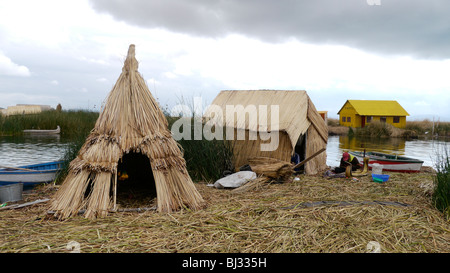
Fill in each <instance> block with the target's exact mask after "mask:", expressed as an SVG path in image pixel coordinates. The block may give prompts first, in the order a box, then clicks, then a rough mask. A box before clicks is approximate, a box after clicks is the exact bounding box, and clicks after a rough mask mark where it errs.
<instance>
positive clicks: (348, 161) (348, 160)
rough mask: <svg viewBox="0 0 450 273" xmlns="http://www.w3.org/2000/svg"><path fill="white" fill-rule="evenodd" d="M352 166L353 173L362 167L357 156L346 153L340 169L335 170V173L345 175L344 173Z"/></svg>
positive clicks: (343, 155)
mask: <svg viewBox="0 0 450 273" xmlns="http://www.w3.org/2000/svg"><path fill="white" fill-rule="evenodd" d="M350 165H351V166H352V171H356V170H357V169H360V168H361V165H360V163H359V161H358V159H357V158H356V157H355V156H353V155H351V154H349V153H347V152H344V153H343V154H342V158H341V163H340V165H339V167H337V168H335V169H334V172H335V173H343V172H345V169H346V168H347V166H350Z"/></svg>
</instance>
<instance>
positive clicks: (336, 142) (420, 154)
mask: <svg viewBox="0 0 450 273" xmlns="http://www.w3.org/2000/svg"><path fill="white" fill-rule="evenodd" d="M448 142H449V141H448V139H447V140H432V139H414V140H405V139H401V138H388V139H373V138H372V139H370V138H366V139H364V138H356V137H348V136H329V137H328V145H327V165H328V166H332V167H335V166H338V165H339V161H340V159H341V156H342V153H343V152H344V151H349V150H351V151H364V149H365V150H366V151H367V152H369V151H376V152H383V153H389V154H397V155H403V156H407V157H412V158H416V159H419V160H423V165H424V166H434V165H435V163H436V160H437V158H436V154H437V152H441V154H442V151H443V150H442V149H444V148H445V146H446V145H448V144H449V143H448Z"/></svg>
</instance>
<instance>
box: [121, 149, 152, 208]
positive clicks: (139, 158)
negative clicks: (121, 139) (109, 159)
mask: <svg viewBox="0 0 450 273" xmlns="http://www.w3.org/2000/svg"><path fill="white" fill-rule="evenodd" d="M156 197H157V195H156V186H155V179H154V177H153V171H152V167H151V164H150V160H149V158H148V157H147V156H145V155H143V154H141V153H136V152H130V153H128V154H124V155H123V156H122V158H121V159H119V163H118V166H117V200H116V203H117V205H119V206H120V207H122V208H144V207H152V206H156Z"/></svg>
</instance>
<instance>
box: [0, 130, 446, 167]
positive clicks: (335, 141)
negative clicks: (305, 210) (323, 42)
mask: <svg viewBox="0 0 450 273" xmlns="http://www.w3.org/2000/svg"><path fill="white" fill-rule="evenodd" d="M446 143H448V140H446V141H444V140H426V139H424V140H404V139H398V138H390V139H361V138H356V137H353V138H350V137H348V136H330V137H329V138H328V145H327V165H328V166H331V167H335V166H338V165H339V160H340V158H341V155H342V152H343V151H348V150H359V151H363V150H364V149H366V151H378V152H386V153H391V154H398V155H404V156H408V157H413V158H417V159H420V160H423V161H424V166H434V164H435V162H436V158H435V154H436V149H438V150H439V149H441V150H442V147H443V146H444V145H446ZM68 144H69V140H64V139H63V138H61V137H60V136H20V137H0V166H12V167H17V166H22V165H28V164H35V163H42V162H48V161H55V160H60V159H61V158H62V157H63V155H64V152H65V149H66V147H67V146H68Z"/></svg>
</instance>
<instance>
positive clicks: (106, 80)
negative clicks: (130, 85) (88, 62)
mask: <svg viewBox="0 0 450 273" xmlns="http://www.w3.org/2000/svg"><path fill="white" fill-rule="evenodd" d="M97 82H102V83H105V82H108V79H106V78H98V79H97Z"/></svg>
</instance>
